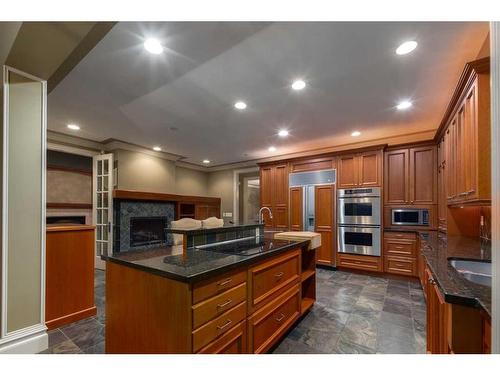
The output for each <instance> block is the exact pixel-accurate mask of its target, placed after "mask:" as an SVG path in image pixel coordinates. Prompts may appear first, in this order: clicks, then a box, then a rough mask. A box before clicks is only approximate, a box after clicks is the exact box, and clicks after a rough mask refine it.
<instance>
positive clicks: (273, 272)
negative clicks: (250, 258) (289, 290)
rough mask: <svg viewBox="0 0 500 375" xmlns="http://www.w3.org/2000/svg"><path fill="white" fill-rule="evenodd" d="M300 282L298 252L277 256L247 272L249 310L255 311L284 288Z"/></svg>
mask: <svg viewBox="0 0 500 375" xmlns="http://www.w3.org/2000/svg"><path fill="white" fill-rule="evenodd" d="M299 280H300V251H299V250H296V251H292V252H291V253H288V254H286V255H282V256H278V257H276V258H273V259H271V260H268V261H266V262H264V263H261V264H259V265H257V266H256V267H253V268H251V269H250V270H249V283H250V288H249V301H250V305H249V308H250V309H251V311H255V310H256V309H257V308H258V307H260V306H261V305H262V304H264V303H266V302H269V301H270V300H271V299H273V298H275V297H276V295H275V294H276V293H277V292H279V291H280V289H282V288H283V287H285V286H287V285H288V286H289V285H291V284H293V283H296V282H298V281H299Z"/></svg>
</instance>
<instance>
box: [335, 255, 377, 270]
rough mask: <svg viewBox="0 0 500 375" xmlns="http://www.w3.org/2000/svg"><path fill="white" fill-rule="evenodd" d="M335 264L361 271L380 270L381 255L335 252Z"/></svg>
mask: <svg viewBox="0 0 500 375" xmlns="http://www.w3.org/2000/svg"><path fill="white" fill-rule="evenodd" d="M337 266H338V267H340V268H354V269H358V270H363V271H374V272H382V270H383V264H382V257H376V256H370V255H356V254H346V253H337Z"/></svg>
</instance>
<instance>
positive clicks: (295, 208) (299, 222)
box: [290, 187, 304, 231]
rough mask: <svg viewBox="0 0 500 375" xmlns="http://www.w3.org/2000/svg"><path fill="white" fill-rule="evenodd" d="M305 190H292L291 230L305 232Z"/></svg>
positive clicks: (299, 188)
mask: <svg viewBox="0 0 500 375" xmlns="http://www.w3.org/2000/svg"><path fill="white" fill-rule="evenodd" d="M303 192H304V190H303V188H302V187H293V188H290V230H292V231H302V230H304V223H303V203H304V202H303Z"/></svg>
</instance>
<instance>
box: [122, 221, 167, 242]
mask: <svg viewBox="0 0 500 375" xmlns="http://www.w3.org/2000/svg"><path fill="white" fill-rule="evenodd" d="M166 226H167V218H165V217H162V216H160V217H131V218H130V248H137V247H145V246H151V245H161V244H165V242H166V241H165V228H166Z"/></svg>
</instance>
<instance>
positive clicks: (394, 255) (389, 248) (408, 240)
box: [383, 232, 418, 276]
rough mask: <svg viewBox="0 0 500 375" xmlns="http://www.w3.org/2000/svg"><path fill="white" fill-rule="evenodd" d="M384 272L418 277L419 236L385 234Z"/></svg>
mask: <svg viewBox="0 0 500 375" xmlns="http://www.w3.org/2000/svg"><path fill="white" fill-rule="evenodd" d="M383 254H384V270H385V272H387V273H393V274H399V275H406V276H417V275H418V270H417V266H418V261H417V235H416V234H415V233H409V232H385V233H384V251H383Z"/></svg>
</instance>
